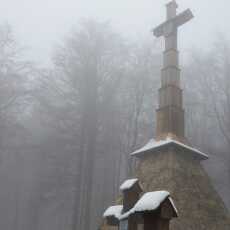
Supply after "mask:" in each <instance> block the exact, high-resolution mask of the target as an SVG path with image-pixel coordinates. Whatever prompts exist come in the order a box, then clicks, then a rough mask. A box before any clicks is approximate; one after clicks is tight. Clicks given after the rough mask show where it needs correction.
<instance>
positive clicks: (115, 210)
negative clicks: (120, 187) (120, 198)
mask: <svg viewBox="0 0 230 230" xmlns="http://www.w3.org/2000/svg"><path fill="white" fill-rule="evenodd" d="M122 209H123V205H116V206H111V207H109V208H108V209H106V211H105V212H104V214H103V217H104V218H106V217H111V216H114V217H116V218H117V219H119V218H120V216H121V213H122Z"/></svg>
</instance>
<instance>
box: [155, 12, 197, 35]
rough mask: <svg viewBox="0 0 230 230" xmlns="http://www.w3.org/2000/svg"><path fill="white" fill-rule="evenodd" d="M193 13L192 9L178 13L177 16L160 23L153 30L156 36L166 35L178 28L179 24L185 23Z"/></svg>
mask: <svg viewBox="0 0 230 230" xmlns="http://www.w3.org/2000/svg"><path fill="white" fill-rule="evenodd" d="M193 17H194V16H193V13H192V11H191V10H190V9H187V10H185V11H184V12H182V13H180V14H178V15H177V16H176V17H174V18H172V19H170V20H167V21H166V22H164V23H162V24H160V25H159V26H158V27H156V28H155V29H154V30H153V34H154V35H155V36H156V37H161V36H166V35H167V34H168V33H170V31H171V32H172V31H173V30H176V29H177V28H178V27H179V26H181V25H183V24H185V23H186V22H188V21H190V20H191V19H192V18H193Z"/></svg>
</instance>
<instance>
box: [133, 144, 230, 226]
mask: <svg viewBox="0 0 230 230" xmlns="http://www.w3.org/2000/svg"><path fill="white" fill-rule="evenodd" d="M137 175H138V177H139V180H140V182H141V184H142V187H143V189H144V191H146V192H147V191H153V190H154V191H156V190H162V189H163V190H167V191H169V192H170V194H171V196H172V198H173V200H174V201H175V204H176V207H177V209H178V218H177V219H175V220H173V221H172V223H171V227H170V229H171V230H184V229H188V230H229V229H230V219H229V213H228V210H227V209H226V207H225V205H224V203H223V201H222V200H221V198H220V197H219V195H218V193H217V192H216V191H215V189H214V188H213V186H212V184H211V182H210V180H209V177H208V175H207V174H206V172H205V171H204V169H203V167H202V165H201V164H200V162H199V161H197V160H195V159H194V158H193V157H191V155H190V154H188V153H186V152H180V151H178V150H176V151H175V150H174V149H173V148H169V149H167V150H165V152H159V153H154V154H148V155H146V156H143V158H141V160H140V163H139V167H138V170H137Z"/></svg>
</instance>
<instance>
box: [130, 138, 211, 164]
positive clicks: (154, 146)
mask: <svg viewBox="0 0 230 230" xmlns="http://www.w3.org/2000/svg"><path fill="white" fill-rule="evenodd" d="M170 144H174V145H176V146H177V147H181V148H184V149H186V150H188V151H190V152H192V153H194V154H196V155H197V156H198V157H199V158H201V159H202V160H205V159H208V155H207V154H205V153H202V152H201V151H199V150H198V149H195V148H192V147H190V146H188V145H185V144H183V143H181V142H179V141H176V140H173V139H171V138H167V139H166V140H161V141H156V140H154V139H151V140H150V141H149V142H148V143H147V144H146V145H145V146H144V147H142V148H140V149H138V150H136V151H135V152H133V153H131V155H133V156H138V155H139V154H141V153H145V152H148V151H151V150H157V149H159V148H161V147H165V146H168V145H170Z"/></svg>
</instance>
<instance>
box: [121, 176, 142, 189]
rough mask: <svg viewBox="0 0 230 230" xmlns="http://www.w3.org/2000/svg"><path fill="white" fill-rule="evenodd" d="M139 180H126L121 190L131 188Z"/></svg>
mask: <svg viewBox="0 0 230 230" xmlns="http://www.w3.org/2000/svg"><path fill="white" fill-rule="evenodd" d="M137 181H138V179H137V178H134V179H129V180H126V181H125V182H124V183H123V184H122V185H121V186H120V190H121V191H125V190H127V189H130V188H131V187H132V186H133V185H134V184H135V183H136V182H137Z"/></svg>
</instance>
